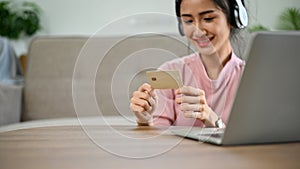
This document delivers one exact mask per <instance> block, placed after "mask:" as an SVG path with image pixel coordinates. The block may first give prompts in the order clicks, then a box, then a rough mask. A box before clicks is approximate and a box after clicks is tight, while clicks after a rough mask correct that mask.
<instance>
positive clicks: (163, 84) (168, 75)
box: [146, 70, 183, 89]
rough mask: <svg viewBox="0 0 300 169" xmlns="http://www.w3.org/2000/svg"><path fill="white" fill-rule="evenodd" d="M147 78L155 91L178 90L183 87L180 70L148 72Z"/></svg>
mask: <svg viewBox="0 0 300 169" xmlns="http://www.w3.org/2000/svg"><path fill="white" fill-rule="evenodd" d="M146 76H147V79H148V81H149V83H150V85H151V86H152V87H153V88H154V89H178V88H180V87H182V85H183V84H182V80H181V76H180V73H179V71H178V70H174V71H147V72H146Z"/></svg>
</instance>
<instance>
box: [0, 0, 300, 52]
mask: <svg viewBox="0 0 300 169" xmlns="http://www.w3.org/2000/svg"><path fill="white" fill-rule="evenodd" d="M9 1H10V2H13V3H14V4H19V5H20V4H21V3H22V2H34V3H35V5H36V6H37V7H38V8H39V9H40V15H39V17H40V25H41V29H39V30H38V31H37V33H34V35H33V36H29V37H28V36H22V37H19V38H18V39H11V40H10V41H11V43H12V44H13V46H14V48H15V51H16V53H17V56H20V55H22V54H26V53H27V50H28V49H27V48H28V46H29V44H30V41H31V39H32V37H34V36H37V35H92V34H94V33H95V32H97V31H98V30H99V29H101V28H102V27H104V26H105V25H107V24H109V23H111V22H113V21H115V20H118V19H120V18H122V17H126V16H130V15H134V14H138V13H145V12H158V13H164V14H168V15H171V16H175V11H174V0H130V1H125V0H109V1H104V0H9ZM0 2H3V0H1V1H0ZM246 3H247V9H248V12H249V18H250V26H254V25H263V26H264V27H266V28H268V29H276V27H277V25H278V18H279V16H280V14H281V13H282V12H283V11H284V10H285V9H286V8H292V7H294V8H298V9H299V8H300V1H299V0H284V1H283V0H246ZM15 6H18V5H15ZM1 19H3V18H1ZM136 22H139V21H138V20H133V21H132V22H131V23H130V24H133V26H134V25H135V24H138V25H141V23H136ZM162 22H164V21H163V20H161V21H158V20H157V17H153V18H151V17H150V18H148V20H147V21H144V22H143V23H142V25H144V26H145V27H149V28H151V29H153V30H154V31H160V30H161V31H162V32H167V33H171V34H177V28H176V26H174V25H172V24H170V23H168V22H165V23H167V24H161V23H162ZM128 31H131V30H126V28H125V29H124V28H122V27H120V29H115V30H112V32H111V33H112V34H116V35H117V34H122V33H126V32H128Z"/></svg>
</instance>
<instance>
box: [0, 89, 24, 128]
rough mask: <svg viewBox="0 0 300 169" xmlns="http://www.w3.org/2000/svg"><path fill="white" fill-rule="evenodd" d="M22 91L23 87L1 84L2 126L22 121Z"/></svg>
mask: <svg viewBox="0 0 300 169" xmlns="http://www.w3.org/2000/svg"><path fill="white" fill-rule="evenodd" d="M22 91H23V86H21V85H7V84H0V126H1V125H7V124H11V123H17V122H19V121H20V116H21V106H22V104H21V103H22Z"/></svg>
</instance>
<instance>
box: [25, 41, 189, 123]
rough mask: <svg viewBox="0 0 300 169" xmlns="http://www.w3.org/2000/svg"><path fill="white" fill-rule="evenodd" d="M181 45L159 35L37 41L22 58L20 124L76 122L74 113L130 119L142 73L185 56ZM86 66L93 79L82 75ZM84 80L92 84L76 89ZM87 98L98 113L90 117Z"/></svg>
mask: <svg viewBox="0 0 300 169" xmlns="http://www.w3.org/2000/svg"><path fill="white" fill-rule="evenodd" d="M184 41H185V40H184V39H183V38H181V37H177V36H165V35H147V36H145V35H141V36H138V35H137V36H132V37H127V38H123V37H96V38H92V40H91V39H90V38H89V37H49V36H44V37H37V38H35V39H33V41H32V43H31V45H30V49H29V53H28V56H27V70H26V73H25V87H24V101H23V114H22V120H23V121H26V120H36V119H46V118H61V117H76V116H78V112H77V111H78V110H79V111H80V112H81V113H80V116H94V115H105V116H107V115H131V112H130V110H129V99H130V97H131V93H132V91H134V90H136V89H137V88H138V86H140V85H141V84H142V83H144V82H146V79H145V75H144V73H145V71H146V70H148V69H154V68H157V67H158V66H159V65H160V64H161V63H163V62H165V61H166V60H170V58H172V57H173V58H175V57H179V56H183V55H187V54H188V53H191V52H192V51H191V50H189V49H188V47H187V46H186V45H185V44H184ZM87 53H88V54H87ZM86 54H87V55H89V56H87V55H86ZM90 55H91V56H90ZM90 57H94V60H93V59H91V58H90ZM139 58H141V59H139ZM95 59H96V60H95ZM89 60H90V62H88V61H89ZM85 61H87V63H86V64H84V63H82V62H85ZM95 61H97V63H95ZM81 63H82V64H81ZM92 65H94V66H97V68H96V71H95V72H94V73H95V74H93V75H88V74H85V70H84V69H88V68H89V67H90V66H91V67H92ZM82 66H83V67H82ZM81 69H83V70H81ZM85 76H86V77H85ZM90 78H94V79H90ZM85 80H87V81H88V82H90V80H93V82H94V83H93V84H92V85H86V88H76V84H77V82H78V83H85ZM74 81H75V87H74ZM72 82H73V83H72ZM93 85H94V86H93ZM74 89H75V90H76V91H74ZM77 89H80V90H77ZM74 96H75V99H74ZM77 96H82V98H80V99H79V100H78V99H77ZM93 98H96V101H95V102H96V103H97V106H98V108H99V109H98V110H99V112H97V111H90V109H94V108H92V106H94V105H91V103H93V101H94V100H93ZM78 104H80V106H79V107H78ZM75 110H76V111H75ZM84 110H86V111H84ZM82 112H83V113H82Z"/></svg>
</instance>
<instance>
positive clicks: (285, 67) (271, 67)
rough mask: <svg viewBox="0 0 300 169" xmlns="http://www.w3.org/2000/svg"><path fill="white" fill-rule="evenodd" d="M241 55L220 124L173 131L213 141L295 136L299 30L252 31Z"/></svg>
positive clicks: (299, 125)
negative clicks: (225, 116)
mask: <svg viewBox="0 0 300 169" xmlns="http://www.w3.org/2000/svg"><path fill="white" fill-rule="evenodd" d="M246 56H247V58H248V59H247V61H246V67H245V70H244V74H243V76H242V78H241V81H240V84H239V88H238V90H237V94H236V97H235V101H234V103H233V106H232V109H231V114H230V116H229V119H228V122H227V126H226V128H225V129H217V128H199V127H187V128H181V129H175V128H174V129H172V132H173V133H175V134H176V135H179V136H183V137H187V138H191V139H195V140H199V141H203V142H209V143H212V144H217V145H242V144H266V143H284V142H298V141H300V32H299V31H298V32H259V33H256V34H254V35H252V36H251V41H250V44H249V46H248V48H247V50H246Z"/></svg>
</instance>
